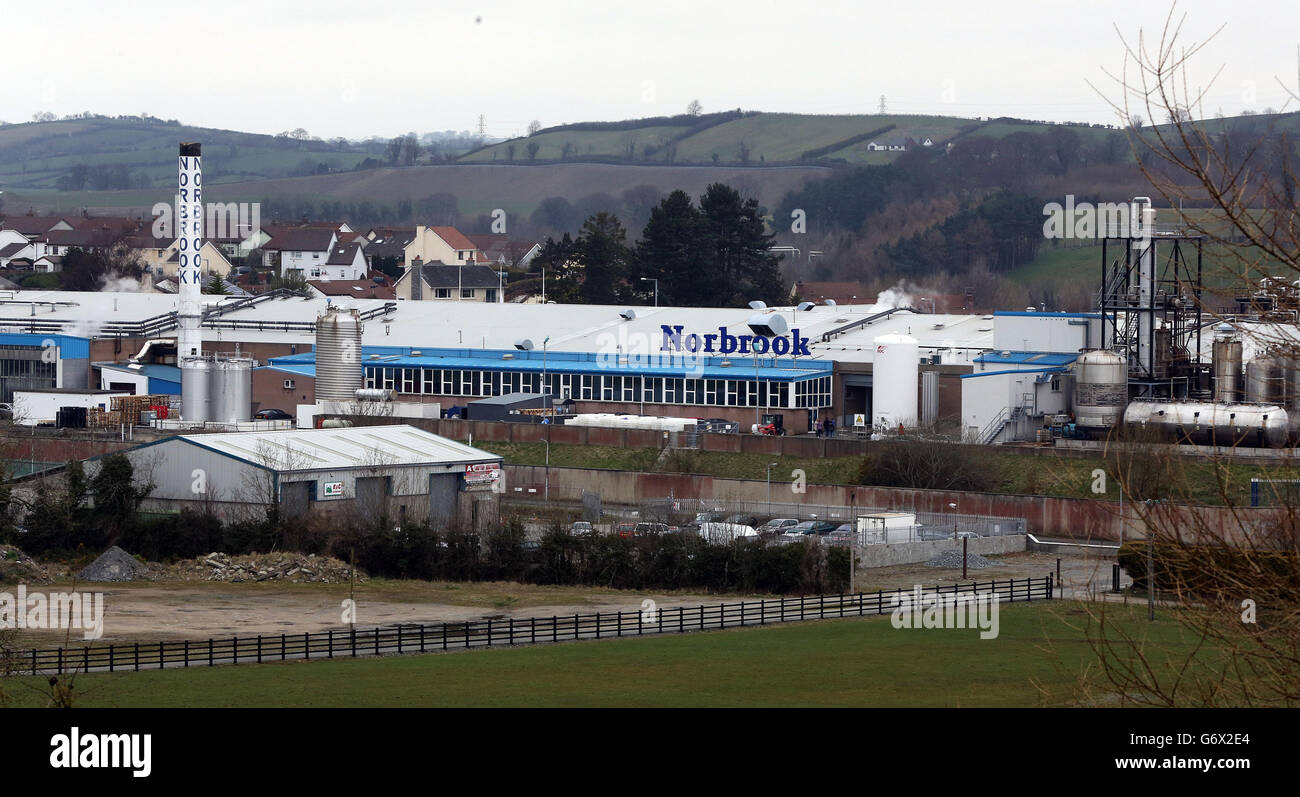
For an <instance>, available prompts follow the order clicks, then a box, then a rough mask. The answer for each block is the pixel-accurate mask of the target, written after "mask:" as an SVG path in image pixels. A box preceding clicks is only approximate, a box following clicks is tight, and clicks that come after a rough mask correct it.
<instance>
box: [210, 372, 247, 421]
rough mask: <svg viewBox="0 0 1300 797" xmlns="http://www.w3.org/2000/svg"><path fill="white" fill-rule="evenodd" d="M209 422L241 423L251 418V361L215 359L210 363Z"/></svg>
mask: <svg viewBox="0 0 1300 797" xmlns="http://www.w3.org/2000/svg"><path fill="white" fill-rule="evenodd" d="M211 395H212V411H211V419H212V420H214V421H218V422H220V423H240V422H242V421H247V420H249V419H251V418H252V417H253V361H252V360H249V359H246V358H243V357H218V358H216V359H215V360H214V361H213V363H212V389H211Z"/></svg>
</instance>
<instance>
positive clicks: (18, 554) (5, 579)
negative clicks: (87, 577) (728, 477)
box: [0, 545, 67, 584]
mask: <svg viewBox="0 0 1300 797" xmlns="http://www.w3.org/2000/svg"><path fill="white" fill-rule="evenodd" d="M63 575H67V568H66V567H63V566H62V565H51V564H47V563H44V562H38V561H36V560H35V559H33V558H32V557H30V556H28V555H27V554H25V553H23V552H22V549H20V548H16V547H14V546H12V545H0V584H11V583H12V584H48V583H50V582H51V581H52V580H54V578H55V577H58V576H63Z"/></svg>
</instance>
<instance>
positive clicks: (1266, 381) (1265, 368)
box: [1246, 354, 1289, 408]
mask: <svg viewBox="0 0 1300 797" xmlns="http://www.w3.org/2000/svg"><path fill="white" fill-rule="evenodd" d="M1288 376H1289V375H1288V374H1287V373H1286V371H1285V370H1284V369H1283V365H1282V361H1281V359H1280V358H1279V357H1277V356H1275V355H1272V354H1261V355H1260V356H1258V357H1256V358H1255V359H1253V360H1251V361H1250V362H1248V363H1246V401H1250V402H1255V403H1259V404H1277V405H1279V406H1282V407H1284V408H1285V407H1288V406H1289V404H1288V399H1289V391H1288V390H1287V384H1286V382H1287V377H1288Z"/></svg>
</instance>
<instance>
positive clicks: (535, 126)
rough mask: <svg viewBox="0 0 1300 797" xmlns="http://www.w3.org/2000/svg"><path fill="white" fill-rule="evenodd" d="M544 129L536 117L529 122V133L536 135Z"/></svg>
mask: <svg viewBox="0 0 1300 797" xmlns="http://www.w3.org/2000/svg"><path fill="white" fill-rule="evenodd" d="M541 129H542V123H541V122H539V121H537V120H536V119H534V120H533V121H531V122H529V123H528V135H530V136H535V135H537V133H538V131H539V130H541Z"/></svg>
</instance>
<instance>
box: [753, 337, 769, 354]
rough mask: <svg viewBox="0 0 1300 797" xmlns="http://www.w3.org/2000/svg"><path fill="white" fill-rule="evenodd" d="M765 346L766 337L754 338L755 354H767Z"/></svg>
mask: <svg viewBox="0 0 1300 797" xmlns="http://www.w3.org/2000/svg"><path fill="white" fill-rule="evenodd" d="M767 346H768V341H767V338H759V337H756V338H754V353H755V354H767Z"/></svg>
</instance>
